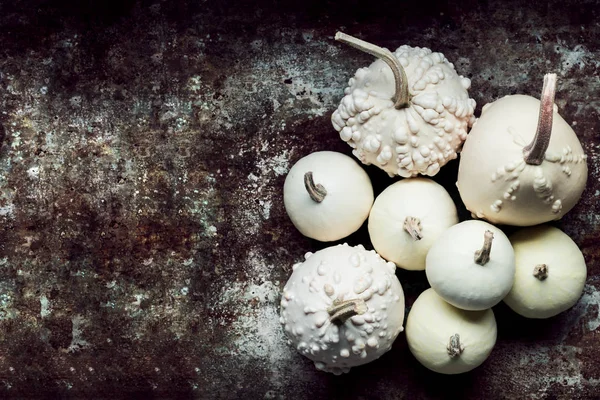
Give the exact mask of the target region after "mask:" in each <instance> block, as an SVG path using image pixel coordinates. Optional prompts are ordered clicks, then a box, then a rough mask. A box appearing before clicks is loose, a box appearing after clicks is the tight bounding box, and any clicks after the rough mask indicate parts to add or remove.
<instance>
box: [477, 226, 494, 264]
mask: <svg viewBox="0 0 600 400" xmlns="http://www.w3.org/2000/svg"><path fill="white" fill-rule="evenodd" d="M493 240H494V234H493V233H492V231H485V233H484V234H483V247H482V248H481V250H477V251H476V252H475V262H476V263H477V264H479V265H485V264H487V263H488V261H490V252H491V251H492V241H493Z"/></svg>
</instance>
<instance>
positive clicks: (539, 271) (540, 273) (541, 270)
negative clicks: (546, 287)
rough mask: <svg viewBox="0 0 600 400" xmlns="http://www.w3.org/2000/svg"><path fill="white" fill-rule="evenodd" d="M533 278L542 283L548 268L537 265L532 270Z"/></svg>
mask: <svg viewBox="0 0 600 400" xmlns="http://www.w3.org/2000/svg"><path fill="white" fill-rule="evenodd" d="M533 276H535V277H536V278H538V279H539V280H540V281H543V280H544V279H546V278H547V277H548V266H547V265H546V264H538V265H536V266H535V268H534V269H533Z"/></svg>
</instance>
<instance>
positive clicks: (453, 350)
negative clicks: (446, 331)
mask: <svg viewBox="0 0 600 400" xmlns="http://www.w3.org/2000/svg"><path fill="white" fill-rule="evenodd" d="M446 350H447V351H448V355H449V356H450V357H452V358H454V357H457V356H459V355H460V354H461V353H462V352H463V351H464V350H465V347H464V346H463V345H461V344H460V336H459V334H458V333H455V334H454V335H452V336H450V341H449V342H448V346H447V347H446Z"/></svg>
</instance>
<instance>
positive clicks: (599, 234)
mask: <svg viewBox="0 0 600 400" xmlns="http://www.w3.org/2000/svg"><path fill="white" fill-rule="evenodd" d="M599 14H600V4H599V3H598V2H585V1H582V2H580V1H575V0H570V1H551V2H550V3H546V2H544V1H538V0H535V1H529V2H527V3H526V4H521V3H520V2H503V1H499V0H497V1H487V2H485V1H484V2H475V1H467V2H462V3H461V4H460V5H448V4H446V3H444V4H438V5H431V4H428V3H427V2H416V1H415V2H402V1H388V0H383V1H378V2H369V3H366V4H365V3H363V2H358V1H355V0H349V1H346V2H341V1H339V2H336V1H317V0H312V1H308V2H300V1H285V2H278V1H257V2H250V1H245V2H243V1H242V2H236V3H234V2H232V1H212V2H208V1H191V0H189V1H160V0H156V1H154V2H152V1H133V0H127V1H124V2H93V1H91V0H82V1H79V2H77V3H73V4H71V2H66V1H43V0H16V1H4V2H2V3H0V124H1V125H0V141H1V142H2V145H1V147H0V384H1V385H0V396H2V397H6V396H15V397H24V396H31V395H37V396H43V395H47V396H50V397H53V396H58V395H62V396H85V397H114V396H121V395H123V394H128V395H134V394H138V395H144V396H146V397H148V396H153V395H154V396H157V397H175V396H188V397H198V398H242V397H243V398H249V399H254V398H310V399H321V398H335V397H337V398H357V399H358V398H360V399H367V398H378V399H381V398H395V399H402V398H406V399H420V398H450V397H452V398H487V399H491V398H509V399H517V398H539V399H556V398H561V399H562V398H564V399H575V398H582V399H594V398H599V397H600V364H599V361H598V360H599V359H600V330H599V329H598V328H599V327H600V317H599V315H598V312H599V304H600V286H599V285H600V262H599V260H600V242H599V239H600V205H598V201H597V200H598V198H599V197H598V196H599V195H600V184H599V183H598V180H599V178H600V171H599V168H598V161H599V157H600V155H599V153H600V138H599V136H598V134H599V131H600V123H599V111H600V100H599V99H598V93H600V82H599V78H598V76H599V75H598V74H599V72H600V71H599V70H600V40H599V39H598V37H600V24H599V22H598V17H599ZM337 30H343V31H345V32H347V33H350V34H353V35H355V36H358V37H361V38H363V39H366V40H369V41H372V42H374V43H377V44H380V45H382V46H386V47H388V48H392V49H394V48H396V47H397V46H400V45H401V44H409V45H413V46H425V47H430V48H432V49H433V50H435V51H439V52H442V53H444V54H445V55H446V57H447V58H448V59H449V60H451V61H452V62H454V64H455V66H456V68H457V70H458V72H459V73H461V74H463V75H465V76H469V77H470V78H472V82H473V84H472V89H471V92H470V93H471V96H472V97H474V98H475V100H476V101H477V103H478V110H480V109H481V105H483V104H485V103H487V102H489V101H492V100H494V99H496V98H498V97H500V96H503V95H506V94H511V93H525V94H531V95H537V94H538V93H539V91H540V86H541V79H542V76H543V74H544V73H546V72H549V71H555V72H557V73H558V76H559V87H558V90H559V92H558V95H557V104H558V106H559V109H560V112H561V114H562V115H563V116H564V118H565V119H566V120H567V121H568V122H570V123H571V124H573V126H574V128H575V130H576V131H577V132H578V135H579V136H580V138H581V141H582V143H583V145H584V149H585V151H586V152H587V154H588V156H589V158H588V161H589V167H590V177H589V181H588V182H589V184H588V188H587V190H586V191H585V193H584V196H583V199H582V201H581V203H580V204H579V205H578V206H577V207H576V208H575V209H574V210H573V211H572V212H571V213H570V214H568V215H567V216H566V217H565V218H564V219H563V221H561V222H560V223H559V224H558V225H559V226H560V227H561V228H562V229H564V230H565V231H566V232H567V233H568V234H570V235H571V237H572V238H573V239H574V240H575V241H576V242H577V243H578V244H579V245H580V246H581V248H582V250H583V252H584V255H585V257H586V260H587V262H588V268H589V278H588V282H587V286H586V289H585V293H584V296H583V297H582V299H581V300H580V302H579V303H578V305H577V306H575V307H574V308H573V309H572V310H570V311H568V312H566V313H564V314H562V315H560V316H558V317H555V318H552V319H550V320H547V321H529V320H525V319H522V318H519V317H517V316H515V315H514V314H513V313H512V312H510V310H508V309H507V307H505V306H502V305H500V306H498V307H496V308H495V312H496V316H497V320H498V325H499V338H498V343H497V347H496V348H495V349H494V351H493V353H492V355H491V356H490V358H489V360H488V361H487V362H486V363H485V364H484V365H483V366H481V367H480V368H478V369H476V370H474V371H473V372H471V373H468V374H464V375H461V376H455V377H447V376H439V375H436V374H434V373H432V372H429V371H427V370H426V369H425V368H423V367H421V366H420V365H419V364H418V363H417V362H416V360H415V359H414V358H413V357H412V356H411V354H410V352H409V351H408V349H407V346H406V340H405V338H404V336H403V335H400V337H399V338H398V339H397V341H396V342H395V344H394V347H393V350H392V351H391V352H389V353H387V354H386V355H385V356H383V357H382V358H381V359H380V360H378V361H376V362H374V363H372V364H370V365H367V366H364V367H361V368H355V369H353V370H352V372H351V373H350V374H347V375H344V376H341V377H335V376H333V375H328V374H325V373H321V372H318V371H317V370H316V369H315V368H314V366H313V365H312V363H311V362H310V361H308V360H307V359H305V358H303V357H301V356H300V355H298V354H297V353H296V352H295V350H294V349H292V348H291V347H289V346H288V345H287V344H286V342H285V340H284V336H283V333H282V330H281V328H280V326H279V323H278V304H279V293H280V291H281V289H282V287H283V285H284V284H285V281H286V280H287V278H288V277H289V275H290V267H291V265H292V264H293V263H294V262H297V261H299V260H301V258H302V256H303V254H304V253H305V252H307V251H311V250H312V251H314V250H316V249H319V248H322V247H324V244H321V243H317V242H314V241H311V240H309V239H306V238H304V237H303V236H302V235H300V234H299V233H298V232H297V231H296V230H295V229H294V227H293V225H292V224H291V222H290V221H289V219H288V218H287V215H286V213H285V210H284V208H283V203H282V186H283V182H284V179H285V174H286V172H287V171H288V169H289V167H290V166H291V165H293V163H294V162H295V161H296V160H298V159H299V158H301V157H302V156H304V155H307V154H308V153H310V152H312V151H316V150H326V149H327V150H336V151H341V152H344V153H346V154H350V148H349V147H348V146H347V145H345V144H344V143H343V142H342V141H341V140H340V139H339V137H338V135H337V133H336V132H335V130H334V129H333V128H332V126H331V124H330V121H329V118H330V115H331V112H332V111H333V110H334V109H335V107H336V106H337V104H338V102H339V100H340V99H341V97H342V95H343V89H344V87H345V85H346V82H347V80H348V78H349V77H351V76H352V75H353V73H354V71H355V70H356V69H357V68H359V67H361V66H365V65H368V64H369V63H370V62H371V61H372V59H371V57H370V56H368V55H363V54H359V53H358V52H357V51H356V50H354V49H351V48H347V47H343V46H342V45H340V44H338V43H336V42H334V40H333V35H334V34H335V32H336V31H337ZM478 112H479V111H478ZM456 170H457V163H456V162H452V163H451V164H449V165H448V166H446V167H444V168H443V169H442V172H441V173H440V174H439V175H438V176H437V177H436V180H437V181H438V182H441V183H443V184H444V186H445V187H446V188H447V189H448V190H450V191H451V193H452V194H453V196H454V197H455V200H457V201H459V198H458V197H457V192H456V189H455V187H454V181H455V177H456ZM367 171H368V172H369V174H370V175H371V177H372V179H373V182H374V185H375V188H376V191H377V192H380V191H381V190H383V188H385V187H386V186H387V185H388V184H389V183H391V182H392V180H390V179H389V178H388V177H387V176H386V175H385V174H384V173H382V172H380V171H379V170H377V169H375V168H372V167H368V168H367ZM461 207H462V206H461ZM461 212H462V216H463V217H466V216H467V214H466V212H465V210H464V208H462V209H461ZM348 242H350V243H352V244H358V243H363V244H364V245H365V246H367V247H368V248H370V247H371V245H370V243H369V241H368V235H367V232H366V230H365V229H364V227H363V228H362V229H361V230H360V231H359V232H357V233H356V234H354V235H352V236H351V237H350V238H349V239H348ZM398 276H399V278H400V280H401V282H402V283H403V286H404V289H405V291H406V295H407V304H408V305H409V306H410V304H412V302H413V301H414V299H415V298H416V296H417V295H418V294H419V293H420V292H421V291H422V290H423V289H424V288H426V287H427V282H426V280H425V278H424V274H423V273H408V272H402V271H398Z"/></svg>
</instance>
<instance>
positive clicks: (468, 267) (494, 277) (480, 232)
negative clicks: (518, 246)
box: [425, 220, 515, 310]
mask: <svg viewBox="0 0 600 400" xmlns="http://www.w3.org/2000/svg"><path fill="white" fill-rule="evenodd" d="M425 273H426V275H427V280H428V281H429V284H430V285H431V287H432V288H433V289H434V290H435V291H436V293H437V294H438V295H440V296H441V297H442V298H443V299H444V300H446V301H447V302H448V303H450V304H452V305H454V306H455V307H458V308H462V309H464V310H485V309H487V308H490V307H492V306H494V305H496V304H498V303H499V302H500V301H502V299H503V298H504V297H505V296H506V295H507V294H508V292H509V291H510V289H511V287H512V285H513V281H514V276H515V254H514V251H513V248H512V246H511V244H510V241H509V240H508V237H506V235H505V234H504V232H502V231H501V230H500V229H498V228H497V227H495V226H493V225H491V224H488V223H487V222H484V221H477V220H471V221H464V222H461V223H460V224H457V225H454V226H452V227H450V228H448V229H447V230H446V231H444V233H442V235H441V236H440V237H439V238H438V240H436V241H435V243H434V244H433V246H431V249H430V250H429V253H427V259H426V268H425Z"/></svg>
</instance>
